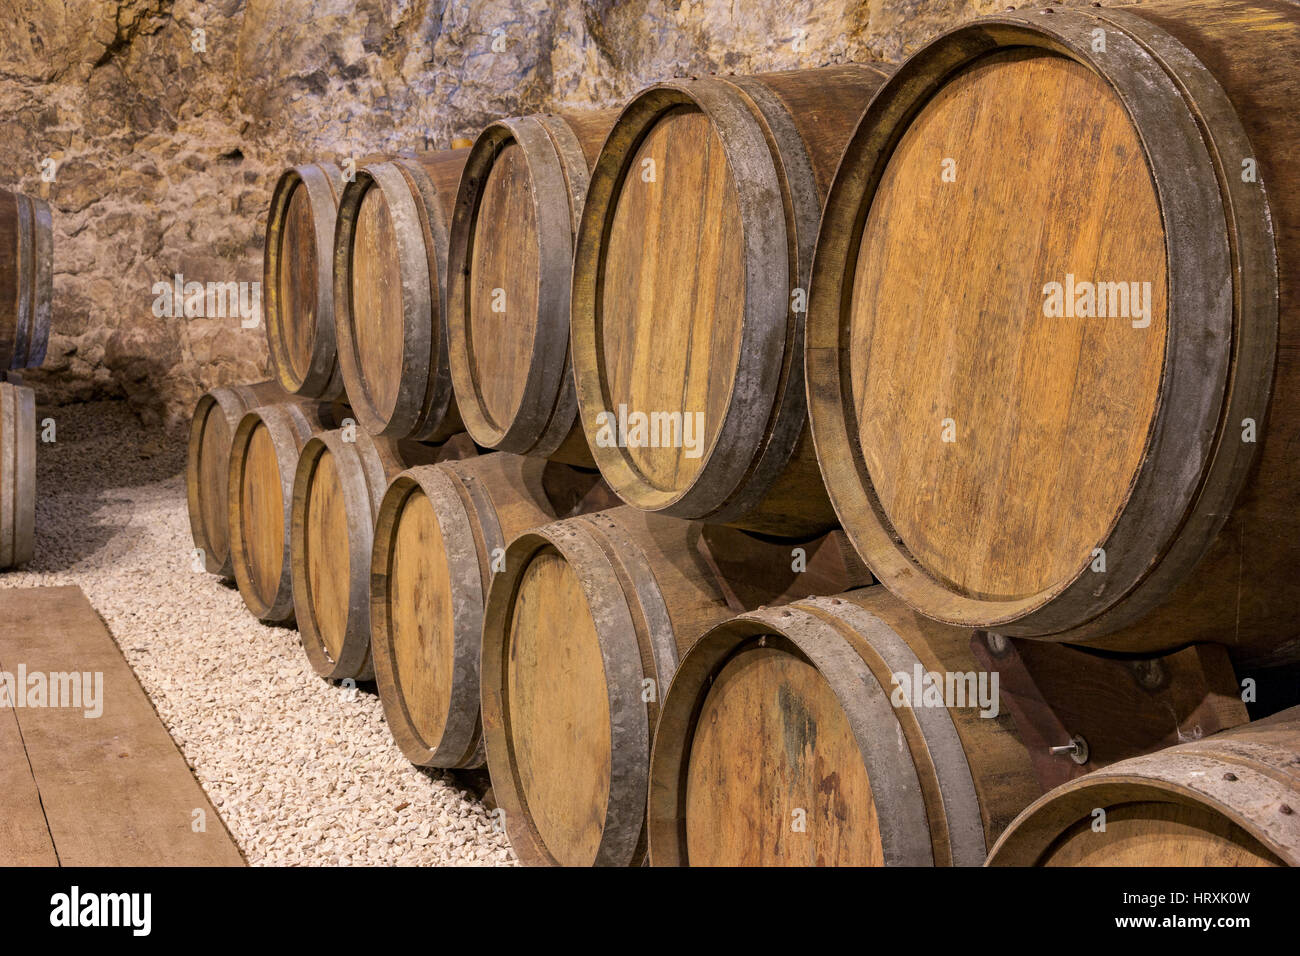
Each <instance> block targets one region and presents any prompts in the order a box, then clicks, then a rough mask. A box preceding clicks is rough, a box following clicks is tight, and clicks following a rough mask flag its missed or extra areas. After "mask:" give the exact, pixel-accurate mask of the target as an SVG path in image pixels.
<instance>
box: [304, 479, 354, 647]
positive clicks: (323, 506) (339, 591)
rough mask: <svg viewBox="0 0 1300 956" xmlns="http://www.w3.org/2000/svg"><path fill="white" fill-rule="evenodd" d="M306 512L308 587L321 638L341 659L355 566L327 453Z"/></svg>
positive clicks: (340, 488) (339, 489) (338, 488)
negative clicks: (352, 563)
mask: <svg viewBox="0 0 1300 956" xmlns="http://www.w3.org/2000/svg"><path fill="white" fill-rule="evenodd" d="M306 509H307V514H306V517H305V519H304V527H303V531H304V535H305V540H304V545H303V548H304V551H305V552H306V554H307V586H308V588H309V591H310V594H311V603H312V607H313V608H314V610H315V614H314V617H315V621H316V625H317V627H318V628H319V630H320V635H321V639H322V640H323V641H324V644H325V647H326V649H327V650H328V651H329V652H330V655H331V657H333V658H334V659H335V660H337V659H338V656H339V652H340V651H342V650H343V637H344V633H345V632H346V630H347V625H348V591H347V588H345V587H344V586H343V585H344V584H345V582H347V581H349V580H351V574H350V570H351V567H350V561H349V557H350V556H349V554H348V551H347V547H346V544H347V541H348V513H347V510H346V508H345V506H344V504H343V485H342V482H341V481H340V480H339V473H338V466H337V465H336V464H335V459H334V456H333V455H330V454H328V453H327V454H323V455H321V457H320V459H319V460H318V462H317V466H316V471H315V475H314V477H313V480H312V482H311V487H310V490H308V492H307V503H306Z"/></svg>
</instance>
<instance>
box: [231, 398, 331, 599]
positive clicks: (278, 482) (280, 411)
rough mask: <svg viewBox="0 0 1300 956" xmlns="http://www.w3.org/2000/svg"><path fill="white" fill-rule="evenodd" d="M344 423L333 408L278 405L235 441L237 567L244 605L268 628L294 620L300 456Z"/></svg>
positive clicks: (248, 418)
mask: <svg viewBox="0 0 1300 956" xmlns="http://www.w3.org/2000/svg"><path fill="white" fill-rule="evenodd" d="M339 424H340V422H339V421H338V420H337V417H336V414H335V409H334V407H333V406H330V405H312V404H308V403H304V402H276V403H275V404H271V405H263V406H261V407H260V408H254V409H253V410H252V411H250V412H247V413H245V415H244V416H243V417H242V418H241V419H240V420H239V424H238V425H237V426H236V427H235V434H234V436H233V437H232V438H231V442H230V466H229V476H228V482H227V497H226V501H227V508H228V510H227V513H226V514H227V517H226V527H227V529H228V530H229V538H230V564H231V567H232V569H233V572H234V578H235V583H236V584H237V585H238V586H239V593H240V596H241V597H243V599H244V604H245V605H247V606H248V609H249V610H250V611H251V612H253V614H254V616H256V617H257V618H258V619H259V620H261V621H264V622H266V623H268V624H287V623H290V622H292V621H293V562H292V558H291V554H290V543H291V541H292V535H291V533H290V532H291V528H292V525H293V480H294V475H295V473H296V472H297V468H298V456H299V455H300V454H301V453H302V449H303V446H304V445H306V444H307V441H308V439H310V438H311V437H312V435H314V434H316V433H318V432H322V431H325V430H326V429H328V428H334V427H337V426H338V425H339ZM342 584H343V582H339V585H340V586H342Z"/></svg>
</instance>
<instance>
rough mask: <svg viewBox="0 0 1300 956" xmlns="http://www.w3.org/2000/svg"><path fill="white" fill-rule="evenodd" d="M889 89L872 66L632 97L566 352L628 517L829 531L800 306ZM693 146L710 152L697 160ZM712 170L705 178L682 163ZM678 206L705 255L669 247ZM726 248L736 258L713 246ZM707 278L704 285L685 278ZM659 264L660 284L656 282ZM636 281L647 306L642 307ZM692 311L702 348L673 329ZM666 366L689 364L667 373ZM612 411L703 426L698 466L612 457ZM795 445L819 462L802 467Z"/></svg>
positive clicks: (638, 454)
mask: <svg viewBox="0 0 1300 956" xmlns="http://www.w3.org/2000/svg"><path fill="white" fill-rule="evenodd" d="M882 80H883V76H882V74H880V73H879V72H878V71H876V70H874V69H872V68H870V67H865V66H844V67H828V68H825V69H822V70H811V71H801V72H793V73H784V74H767V75H761V76H754V77H740V78H736V77H709V78H701V79H699V80H680V81H672V82H670V83H663V84H659V85H658V86H655V87H651V88H650V89H648V90H646V91H643V92H642V93H641V94H639V95H638V96H637V97H636V98H635V99H634V100H633V101H632V102H631V103H630V104H629V105H628V106H627V108H626V109H625V110H624V111H623V114H622V115H621V116H620V118H619V120H618V122H617V123H616V124H615V126H614V128H613V129H612V130H611V132H610V134H609V137H608V139H607V140H606V142H605V145H604V147H603V149H602V152H601V155H600V158H599V160H598V161H597V163H596V166H595V168H594V169H593V172H592V178H591V184H590V186H589V189H588V196H587V205H586V209H585V212H584V216H583V220H582V226H581V228H580V231H579V235H578V241H577V247H576V251H575V267H574V278H573V290H572V296H573V300H572V309H573V321H572V335H573V342H572V347H573V362H574V372H575V382H576V387H577V393H578V401H579V406H580V408H581V410H582V417H583V421H584V424H585V426H586V429H587V432H588V439H589V441H590V442H591V444H592V452H593V455H594V456H595V458H596V460H597V463H598V464H599V465H600V467H601V469H602V471H603V472H604V473H605V476H606V479H607V480H608V481H609V482H610V484H611V486H612V487H613V488H614V489H615V491H617V492H618V493H619V494H620V495H621V496H622V497H623V499H624V500H626V501H628V502H629V503H631V504H635V505H636V506H638V507H641V508H643V509H647V510H656V511H663V512H664V513H665V514H670V515H674V516H677V517H685V518H700V519H704V520H709V521H713V522H725V523H731V524H735V525H737V526H739V527H744V528H748V529H751V530H757V531H762V532H765V533H769V534H777V535H788V536H798V535H801V534H802V535H813V534H816V533H819V532H823V531H826V530H828V529H829V528H830V527H833V526H834V523H835V519H834V516H833V513H832V511H831V509H830V504H829V501H827V499H826V497H825V494H824V489H823V488H822V487H821V486H820V479H819V476H818V474H817V472H816V471H815V470H814V469H812V468H809V467H807V466H808V465H809V464H810V463H811V461H812V455H811V446H810V445H809V443H808V440H807V418H806V406H805V401H804V396H803V368H802V364H803V363H802V352H803V348H802V343H803V314H804V313H803V309H804V307H805V303H804V302H803V301H802V298H803V296H802V293H804V292H806V290H807V288H808V281H807V280H808V275H809V269H810V257H811V251H812V245H813V241H814V239H815V235H816V227H817V221H818V218H819V214H820V206H821V200H822V197H823V195H824V194H825V190H826V186H827V183H828V182H829V179H830V172H831V170H833V168H834V164H835V161H836V158H837V155H838V152H839V150H840V148H841V147H842V145H843V143H844V141H845V139H846V138H847V136H848V133H849V132H850V130H851V129H852V126H853V123H854V122H855V121H856V119H857V117H858V115H860V113H861V111H862V109H863V108H864V106H865V104H866V101H867V99H868V98H869V97H870V95H871V93H872V92H873V91H874V90H875V89H876V87H877V86H879V84H880V82H881V81H882ZM674 136H676V137H680V138H682V140H683V142H688V141H689V142H692V143H693V145H692V149H691V153H690V154H688V153H687V152H685V151H684V150H677V149H673V148H672V147H671V146H670V145H667V144H668V143H669V140H670V139H671V138H672V137H674ZM700 136H704V137H705V138H706V139H707V141H708V143H707V145H708V148H707V149H704V148H697V147H699V146H700V144H699V143H698V142H696V141H697V140H698V139H699V137H700ZM661 140H662V142H661ZM665 150H666V151H667V152H665ZM661 154H662V155H661ZM670 154H671V156H670ZM714 154H717V156H716V157H714V158H712V159H708V158H706V159H703V160H700V161H697V165H696V166H690V165H687V164H686V161H685V160H684V158H683V157H685V156H687V155H698V156H700V157H711V156H714ZM698 163H702V165H698ZM652 164H653V165H652ZM661 167H662V175H663V179H662V182H663V185H662V187H658V186H656V187H655V189H654V191H653V192H651V191H648V190H647V189H642V186H641V184H644V183H646V182H650V181H651V179H648V178H646V177H648V176H650V170H655V175H654V179H653V181H654V182H656V183H657V182H659V181H660V180H659V178H658V174H659V171H660V169H661ZM638 177H640V179H638ZM700 177H706V178H707V182H706V181H705V180H703V179H701V178H700ZM675 192H680V193H681V195H682V196H684V197H686V198H684V199H683V200H682V202H683V203H688V204H689V202H690V201H691V200H690V197H695V199H694V206H695V207H696V209H695V211H694V212H690V213H689V215H693V216H695V217H696V218H699V217H700V216H704V219H701V220H700V222H701V225H700V229H699V236H700V237H701V238H700V240H699V242H696V244H695V245H694V246H691V242H692V240H690V238H689V234H690V227H689V225H687V226H681V229H682V230H684V232H683V233H682V234H681V235H677V234H676V233H675V232H674V229H675V228H676V227H675V226H674V224H675V223H676V224H678V225H680V220H681V217H682V216H685V215H687V214H688V213H687V212H681V215H678V214H677V213H674V212H673V211H672V210H671V209H668V208H667V207H666V206H663V204H664V203H667V202H669V201H671V200H672V199H673V196H674V195H675ZM701 194H704V195H705V196H706V197H707V199H706V200H701V199H700V198H699V197H700V195H701ZM634 203H637V204H639V205H637V206H636V211H635V212H633V211H631V210H632V209H633V204H634ZM701 205H704V206H705V207H706V211H705V212H703V213H701V212H699V207H700V206H701ZM661 206H662V207H663V208H661ZM661 217H662V222H661ZM742 227H743V228H742ZM665 230H667V231H666V232H665ZM651 232H653V233H654V235H650V233H651ZM731 235H736V236H740V237H742V238H741V244H740V245H737V246H734V247H731V246H728V247H725V248H724V247H723V246H720V245H717V242H718V241H719V240H718V237H719V236H731ZM683 236H685V238H683ZM705 240H707V242H706V241H705ZM674 243H676V245H674ZM682 243H685V244H686V245H682ZM701 243H703V244H701ZM678 245H682V248H681V249H678V248H677V246H678ZM688 247H689V248H688ZM665 250H667V251H665ZM711 257H712V258H711ZM697 261H698V262H700V263H702V264H703V265H704V268H703V269H702V271H701V272H700V275H699V276H698V277H696V276H694V273H687V274H686V275H684V276H683V275H681V274H680V273H681V269H682V265H683V263H690V264H691V265H692V268H694V267H695V263H696V262H697ZM660 262H662V263H663V266H662V270H661V271H662V274H656V275H653V276H652V275H650V274H649V273H647V272H646V270H650V271H651V272H653V271H654V270H656V269H660V265H659V264H660ZM624 273H626V275H625V274H624ZM643 276H644V278H643ZM642 281H644V282H645V283H646V285H647V288H648V290H649V291H645V290H642V291H640V292H638V291H637V290H638V288H639V287H640V286H639V283H641V282H642ZM692 283H695V284H694V285H693V284H692ZM655 296H658V297H659V298H653V297H655ZM642 298H644V299H645V302H646V303H648V304H645V305H644V306H643V304H642V302H641V300H642ZM697 299H698V301H697ZM679 300H680V301H679ZM661 312H662V313H664V314H662V315H661V314H659V313H661ZM697 312H699V313H703V314H707V315H709V316H710V322H709V323H708V326H707V327H705V326H704V325H703V324H702V325H701V329H700V335H701V336H704V335H707V336H708V338H707V339H703V338H702V339H701V340H700V341H695V340H694V339H693V338H692V334H693V333H692V332H691V330H690V327H689V322H686V324H685V325H683V322H684V321H686V320H683V319H680V318H677V317H678V316H690V315H692V314H694V313H697ZM717 316H726V318H725V319H724V320H721V321H717V320H715V319H716V317H717ZM669 319H671V321H669ZM674 323H675V324H674ZM678 326H682V327H681V328H678ZM665 352H667V353H671V354H676V353H678V352H680V353H681V354H682V355H685V356H688V357H689V360H682V361H684V362H685V364H682V365H681V367H680V368H677V367H673V368H672V369H671V370H670V371H665V370H663V369H661V368H660V366H661V365H662V364H663V359H662V355H663V354H664V353H665ZM656 356H658V358H656ZM674 361H677V360H676V359H674ZM691 361H694V362H695V363H697V364H698V366H699V367H698V368H696V370H695V372H694V373H692V372H691V369H690V367H689V365H690V362H691ZM679 375H680V378H681V380H680V381H679V377H678V376H679ZM686 385H689V388H687V387H685V386H686ZM673 388H677V393H676V394H677V397H676V398H674V399H672V401H671V402H670V401H669V400H668V399H669V397H670V396H669V393H670V392H671V391H672V389H673ZM684 396H685V397H684ZM629 397H630V398H631V401H629V400H628V399H629ZM640 405H646V406H647V407H645V408H639V407H638V406H640ZM696 405H699V406H702V407H695V406H696ZM619 406H624V407H628V408H629V409H630V412H637V411H639V412H642V413H645V414H647V415H648V414H650V413H654V412H663V413H674V412H676V413H682V412H687V413H691V414H697V417H698V416H699V415H702V416H704V417H703V422H704V430H705V432H706V435H705V436H704V438H705V441H704V448H703V449H701V450H700V451H701V454H700V455H699V457H698V461H694V462H693V461H691V459H692V458H695V457H696V456H695V452H694V451H692V452H691V453H690V454H687V453H686V450H685V449H679V450H678V451H676V452H672V453H665V452H664V450H663V449H650V450H647V449H636V448H628V447H620V446H619V444H618V443H611V441H610V436H609V435H605V436H602V434H601V431H600V422H601V420H602V419H601V417H600V416H601V415H602V413H605V414H606V415H608V416H615V417H617V416H618V413H619ZM660 406H663V407H660ZM604 420H605V421H608V419H607V418H606V419H604ZM801 445H803V446H807V447H808V453H806V454H803V455H801V456H799V458H798V461H797V463H795V464H794V465H793V467H792V458H793V457H794V456H795V452H796V448H797V447H799V446H801ZM783 480H784V487H782V488H781V489H780V491H779V493H778V494H777V496H776V498H777V500H776V501H774V502H770V503H769V502H768V501H767V500H766V499H768V498H769V496H770V495H771V494H772V492H773V490H774V486H775V485H777V484H778V483H780V482H782V481H783ZM769 512H771V513H769Z"/></svg>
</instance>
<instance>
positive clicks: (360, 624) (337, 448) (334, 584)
mask: <svg viewBox="0 0 1300 956" xmlns="http://www.w3.org/2000/svg"><path fill="white" fill-rule="evenodd" d="M473 454H476V450H475V448H474V446H473V444H472V443H469V442H467V441H456V440H450V441H447V442H445V443H444V444H443V445H441V446H435V445H424V444H420V443H418V442H410V441H401V442H398V441H394V440H392V439H388V438H375V437H373V436H371V435H369V434H368V433H366V432H365V431H364V430H363V429H359V428H357V427H356V426H355V425H353V426H351V427H349V428H347V429H335V430H331V431H326V432H321V433H320V434H317V435H315V436H313V437H312V438H311V440H310V441H308V442H307V444H306V445H304V446H303V450H302V453H301V454H300V455H299V456H298V467H297V471H296V473H295V475H294V485H293V519H292V529H291V554H292V563H293V585H292V586H293V604H294V617H295V619H296V621H297V624H298V629H299V631H300V632H301V635H302V645H303V649H304V651H305V652H306V654H307V658H308V660H310V661H311V664H312V668H313V669H314V670H315V671H316V673H317V674H319V675H320V676H321V677H323V678H326V679H327V680H343V679H345V678H352V679H354V680H373V679H374V676H375V675H374V666H373V663H372V661H371V655H370V559H371V550H372V546H373V541H374V528H375V520H376V517H377V515H378V511H379V505H380V502H381V501H382V500H383V497H384V492H385V491H386V490H387V488H388V483H389V481H390V480H391V479H392V478H393V477H395V476H396V475H397V474H398V472H400V471H402V470H403V469H405V468H408V467H411V466H414V465H419V464H426V463H432V462H435V461H440V460H444V459H455V458H461V457H466V456H468V455H473ZM344 582H346V586H344Z"/></svg>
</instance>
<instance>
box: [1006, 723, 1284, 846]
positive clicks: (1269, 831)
mask: <svg viewBox="0 0 1300 956" xmlns="http://www.w3.org/2000/svg"><path fill="white" fill-rule="evenodd" d="M1298 747H1300V708H1295V707H1293V708H1291V709H1290V710H1285V711H1282V712H1281V713H1278V714H1274V715H1273V716H1272V717H1268V718H1265V719H1263V720H1257V721H1255V722H1253V723H1250V724H1246V725H1243V726H1241V727H1236V728H1233V729H1231V730H1225V731H1223V732H1221V733H1218V734H1213V735H1211V736H1209V737H1205V738H1203V739H1201V740H1196V741H1192V742H1190V743H1185V744H1179V745H1178V746H1175V747H1170V748H1168V749H1167V750H1162V751H1159V752H1157V753H1154V754H1148V755H1146V756H1142V757H1135V758H1132V759H1130V760H1122V761H1120V762H1118V763H1114V764H1111V765H1110V766H1109V767H1106V768H1104V769H1102V770H1098V771H1096V772H1094V773H1090V774H1087V775H1085V776H1082V777H1078V778H1076V779H1074V780H1072V781H1070V782H1069V783H1067V784H1065V785H1063V786H1060V787H1057V788H1056V789H1055V790H1052V791H1050V792H1049V793H1047V794H1046V795H1044V796H1043V797H1041V798H1040V799H1038V800H1037V801H1035V802H1034V803H1033V804H1032V805H1031V806H1029V807H1028V808H1026V809H1025V810H1024V812H1023V813H1021V814H1020V815H1019V816H1018V817H1017V818H1016V819H1015V821H1014V822H1013V823H1012V824H1011V825H1010V827H1008V828H1007V830H1006V832H1004V833H1003V834H1002V837H1001V839H999V840H998V842H997V844H996V845H995V846H994V847H993V850H992V852H991V854H990V855H989V861H988V862H989V865H990V866H1300V823H1297V822H1296V814H1295V813H1293V812H1292V809H1293V808H1294V807H1295V805H1296V803H1297V801H1300V775H1298V774H1297V772H1296V766H1295V764H1296V761H1295V754H1296V751H1297V748H1298ZM1098 811H1103V812H1104V817H1103V816H1102V815H1101V814H1099V813H1098ZM1101 822H1104V827H1102V826H1101V825H1100V824H1101Z"/></svg>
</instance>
